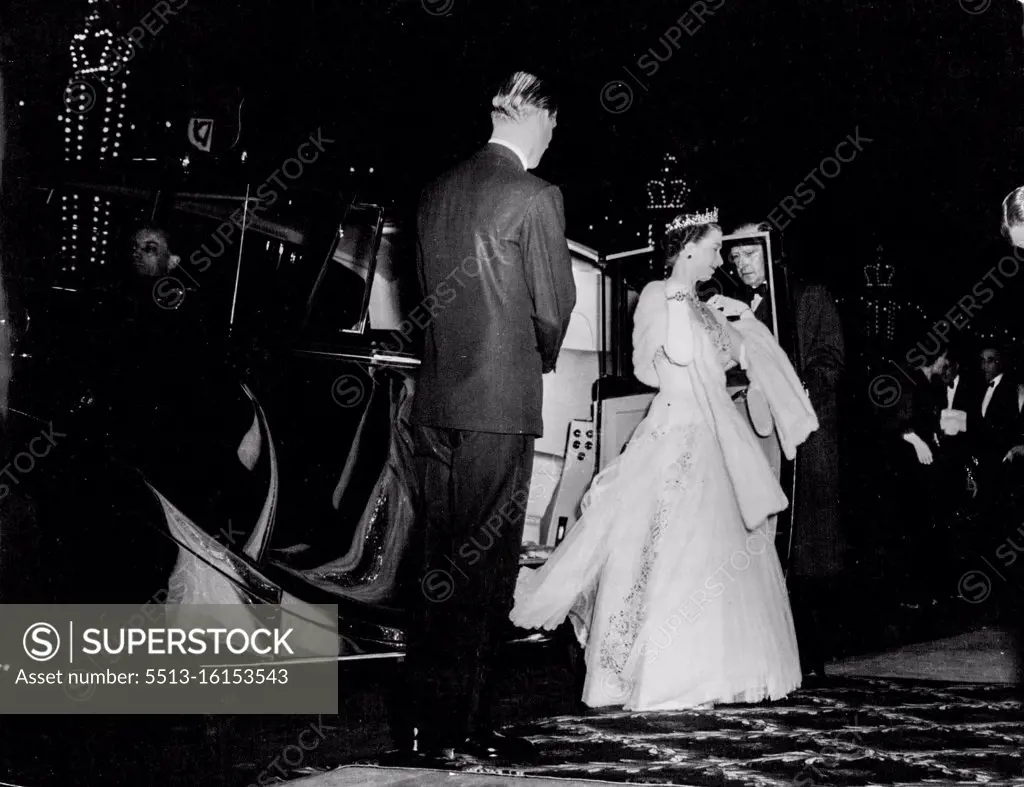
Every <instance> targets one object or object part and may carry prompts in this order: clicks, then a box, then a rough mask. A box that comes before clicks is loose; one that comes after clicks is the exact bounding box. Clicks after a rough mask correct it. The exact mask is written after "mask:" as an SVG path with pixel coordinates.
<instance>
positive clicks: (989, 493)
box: [971, 347, 1020, 527]
mask: <svg viewBox="0 0 1024 787" xmlns="http://www.w3.org/2000/svg"><path fill="white" fill-rule="evenodd" d="M981 373H982V377H983V378H984V385H983V386H982V388H981V390H979V391H977V392H976V393H975V396H974V401H973V412H972V413H971V415H973V417H974V421H975V423H976V424H977V428H976V429H975V434H974V436H973V437H974V439H973V443H974V449H975V453H976V455H977V457H978V463H979V467H978V471H979V475H980V479H979V487H980V494H981V496H982V497H983V500H984V503H985V507H986V509H988V511H989V515H990V517H992V518H997V517H999V515H1000V512H1001V511H1002V510H1003V504H1004V503H1005V502H1006V501H1005V498H1007V497H1008V495H1009V492H1010V481H1011V479H1010V476H1009V474H1008V473H1007V468H1006V465H1005V464H1004V462H1003V459H1004V458H1005V457H1006V455H1007V453H1008V452H1009V451H1010V449H1011V448H1012V447H1013V446H1014V445H1015V444H1016V443H1017V442H1018V441H1019V439H1020V432H1019V423H1018V422H1019V419H1020V412H1019V409H1018V407H1017V386H1016V385H1014V384H1013V383H1012V382H1011V381H1010V380H1009V379H1007V377H1006V375H1005V374H1004V372H1003V356H1002V353H1001V352H1000V350H999V348H998V347H985V348H984V349H983V350H982V351H981ZM1002 524H1004V523H1002V522H998V521H992V522H990V525H992V526H995V527H998V526H1000V525H1002Z"/></svg>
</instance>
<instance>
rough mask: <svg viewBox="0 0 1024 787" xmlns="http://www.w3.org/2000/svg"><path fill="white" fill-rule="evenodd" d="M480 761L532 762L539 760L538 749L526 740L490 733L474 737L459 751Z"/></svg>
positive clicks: (478, 734) (482, 733)
mask: <svg viewBox="0 0 1024 787" xmlns="http://www.w3.org/2000/svg"><path fill="white" fill-rule="evenodd" d="M462 752H465V753H466V754H468V755H469V756H470V757H475V758H476V759H478V760H503V761H507V762H514V763H517V764H519V763H526V762H532V761H533V760H535V759H536V758H537V747H536V746H534V745H533V744H532V743H530V742H529V741H528V740H526V738H517V737H515V736H512V735H502V734H501V733H500V732H494V731H488V732H481V733H477V734H476V735H473V736H472V737H470V738H468V739H467V740H466V743H465V744H464V745H463V746H462V747H461V748H460V749H459V753H462Z"/></svg>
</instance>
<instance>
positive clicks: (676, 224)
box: [665, 208, 718, 232]
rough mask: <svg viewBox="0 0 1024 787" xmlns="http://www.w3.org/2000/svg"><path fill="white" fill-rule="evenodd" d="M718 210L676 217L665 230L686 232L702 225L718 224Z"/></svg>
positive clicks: (713, 209)
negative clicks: (687, 229) (688, 228)
mask: <svg viewBox="0 0 1024 787" xmlns="http://www.w3.org/2000/svg"><path fill="white" fill-rule="evenodd" d="M717 223H718V208H712V209H711V210H706V211H704V212H703V213H686V214H684V215H682V216H676V217H675V218H674V219H672V223H671V224H666V225H665V229H666V230H668V231H669V232H672V231H674V230H685V229H686V228H687V227H697V226H699V225H701V224H717Z"/></svg>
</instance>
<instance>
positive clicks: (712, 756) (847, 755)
mask: <svg viewBox="0 0 1024 787" xmlns="http://www.w3.org/2000/svg"><path fill="white" fill-rule="evenodd" d="M1016 691H1017V689H1016V688H1015V687H1013V686H1007V685H981V684H977V685H969V684H960V685H957V684H922V683H921V682H909V681H898V680H889V679H877V678H873V679H842V678H841V679H834V680H831V681H830V685H829V687H827V688H815V689H805V690H801V691H799V692H797V693H796V694H794V695H793V696H791V697H790V698H789V699H787V700H786V701H784V702H780V703H774V704H762V705H746V706H738V705H737V706H721V707H720V708H716V709H714V710H696V711H687V712H673V713H664V712H663V713H623V712H602V713H594V714H592V715H586V716H562V717H558V718H552V719H546V720H542V721H539V722H536V723H531V724H524V725H519V726H518V727H515V728H513V729H512V730H510V731H511V732H514V733H515V734H518V735H523V736H526V737H529V738H530V739H531V740H532V741H533V742H534V743H535V744H536V745H537V746H538V747H539V749H540V752H541V759H540V762H539V763H538V764H536V765H532V766H528V767H519V768H511V769H501V770H500V771H499V770H498V769H493V768H490V767H488V766H485V765H482V764H480V763H468V762H467V763H465V764H464V765H463V766H462V767H461V768H460V769H459V770H461V771H463V772H471V773H472V772H475V773H496V772H503V773H510V772H512V773H516V775H523V776H545V777H561V778H566V779H595V780H603V781H610V782H619V783H630V784H681V785H716V787H717V786H726V785H728V786H731V785H786V786H787V787H792V786H793V785H799V786H800V787H803V785H810V784H829V785H831V784H835V785H862V784H924V783H932V784H935V783H941V784H957V783H964V784H978V783H986V784H1018V785H1020V784H1024V780H1022V779H1021V777H1024V709H1022V704H1021V702H1020V701H1019V699H1018V698H1017V695H1016V693H1015V692H1016Z"/></svg>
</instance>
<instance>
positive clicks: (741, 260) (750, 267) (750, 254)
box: [729, 243, 765, 287]
mask: <svg viewBox="0 0 1024 787" xmlns="http://www.w3.org/2000/svg"><path fill="white" fill-rule="evenodd" d="M729 261H730V262H732V264H733V265H735V266H736V272H737V273H738V274H739V275H740V278H741V279H743V283H744V284H746V285H747V286H748V287H760V286H761V285H762V284H763V283H764V278H765V274H764V249H763V248H762V247H761V244H760V243H752V244H745V245H744V244H741V245H739V246H733V247H732V248H731V249H729Z"/></svg>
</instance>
